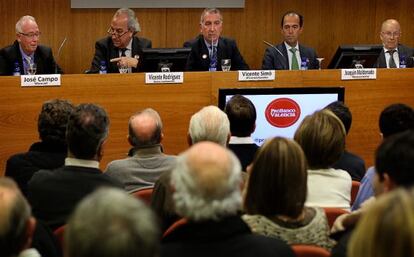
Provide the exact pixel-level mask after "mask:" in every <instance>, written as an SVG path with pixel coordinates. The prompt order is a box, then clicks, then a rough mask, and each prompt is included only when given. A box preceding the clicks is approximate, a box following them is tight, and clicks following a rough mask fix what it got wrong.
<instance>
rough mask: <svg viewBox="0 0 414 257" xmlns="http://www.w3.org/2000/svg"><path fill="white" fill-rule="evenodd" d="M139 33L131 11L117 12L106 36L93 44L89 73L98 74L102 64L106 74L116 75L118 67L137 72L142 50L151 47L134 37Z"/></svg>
mask: <svg viewBox="0 0 414 257" xmlns="http://www.w3.org/2000/svg"><path fill="white" fill-rule="evenodd" d="M139 31H141V28H140V25H139V23H138V19H137V18H136V16H135V13H134V11H133V10H131V9H128V8H121V9H119V10H117V11H116V13H115V15H114V16H113V18H112V21H111V25H110V27H109V29H108V31H107V33H108V36H107V37H106V38H103V39H101V40H99V41H97V42H96V44H95V56H94V57H93V60H92V66H91V68H90V71H89V72H90V73H98V72H99V70H100V67H101V65H102V64H103V65H104V66H105V67H106V69H107V70H106V72H107V73H118V72H119V67H127V68H128V72H138V71H139V70H140V63H142V49H143V48H151V45H152V44H151V41H150V40H148V39H145V38H138V37H136V36H135V34H136V33H137V32H139Z"/></svg>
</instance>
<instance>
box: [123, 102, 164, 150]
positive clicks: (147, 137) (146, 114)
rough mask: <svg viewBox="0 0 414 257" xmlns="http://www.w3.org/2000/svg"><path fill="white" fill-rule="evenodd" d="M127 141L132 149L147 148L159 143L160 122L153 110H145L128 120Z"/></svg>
mask: <svg viewBox="0 0 414 257" xmlns="http://www.w3.org/2000/svg"><path fill="white" fill-rule="evenodd" d="M128 129H129V135H128V141H129V143H130V144H131V145H132V146H133V147H137V148H139V147H148V146H153V145H156V144H159V143H161V140H162V137H163V134H162V121H161V117H160V115H159V114H158V112H156V111H155V110H154V109H151V108H147V109H144V110H142V111H140V112H137V113H135V114H134V115H132V116H131V118H130V119H129V124H128Z"/></svg>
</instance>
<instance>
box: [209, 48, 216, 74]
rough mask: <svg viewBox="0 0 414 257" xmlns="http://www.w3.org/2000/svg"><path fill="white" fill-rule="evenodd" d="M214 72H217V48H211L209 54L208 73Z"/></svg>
mask: <svg viewBox="0 0 414 257" xmlns="http://www.w3.org/2000/svg"><path fill="white" fill-rule="evenodd" d="M216 70H217V47H216V46H212V48H211V54H210V66H209V71H216Z"/></svg>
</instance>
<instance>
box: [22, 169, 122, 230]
mask: <svg viewBox="0 0 414 257" xmlns="http://www.w3.org/2000/svg"><path fill="white" fill-rule="evenodd" d="M101 186H110V187H118V188H122V189H123V185H122V184H121V183H120V182H119V181H117V180H115V179H113V178H111V177H109V176H108V175H106V174H104V173H102V171H100V170H99V169H95V168H87V167H78V166H62V167H61V168H58V169H55V170H39V171H38V172H36V173H35V174H34V175H33V177H32V179H31V180H30V181H29V195H28V199H29V203H30V205H31V206H32V210H33V214H34V216H35V217H36V218H37V219H39V220H42V221H44V222H45V223H46V224H47V225H48V226H49V227H50V228H51V229H52V230H55V229H56V228H58V227H60V226H61V225H63V224H65V223H66V220H67V218H68V217H69V215H70V214H71V213H72V211H73V210H74V209H75V207H76V205H77V204H78V203H79V202H80V201H81V200H82V199H83V198H84V197H85V196H87V195H88V194H90V193H92V192H93V191H94V190H95V189H97V188H98V187H101Z"/></svg>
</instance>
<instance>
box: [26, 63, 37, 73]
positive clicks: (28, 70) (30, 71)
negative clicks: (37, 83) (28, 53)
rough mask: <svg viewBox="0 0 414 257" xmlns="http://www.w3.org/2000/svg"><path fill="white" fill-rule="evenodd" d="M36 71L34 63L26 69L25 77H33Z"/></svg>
mask: <svg viewBox="0 0 414 257" xmlns="http://www.w3.org/2000/svg"><path fill="white" fill-rule="evenodd" d="M36 70H37V66H36V63H34V62H33V63H30V64H29V67H27V75H35V74H36Z"/></svg>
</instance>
